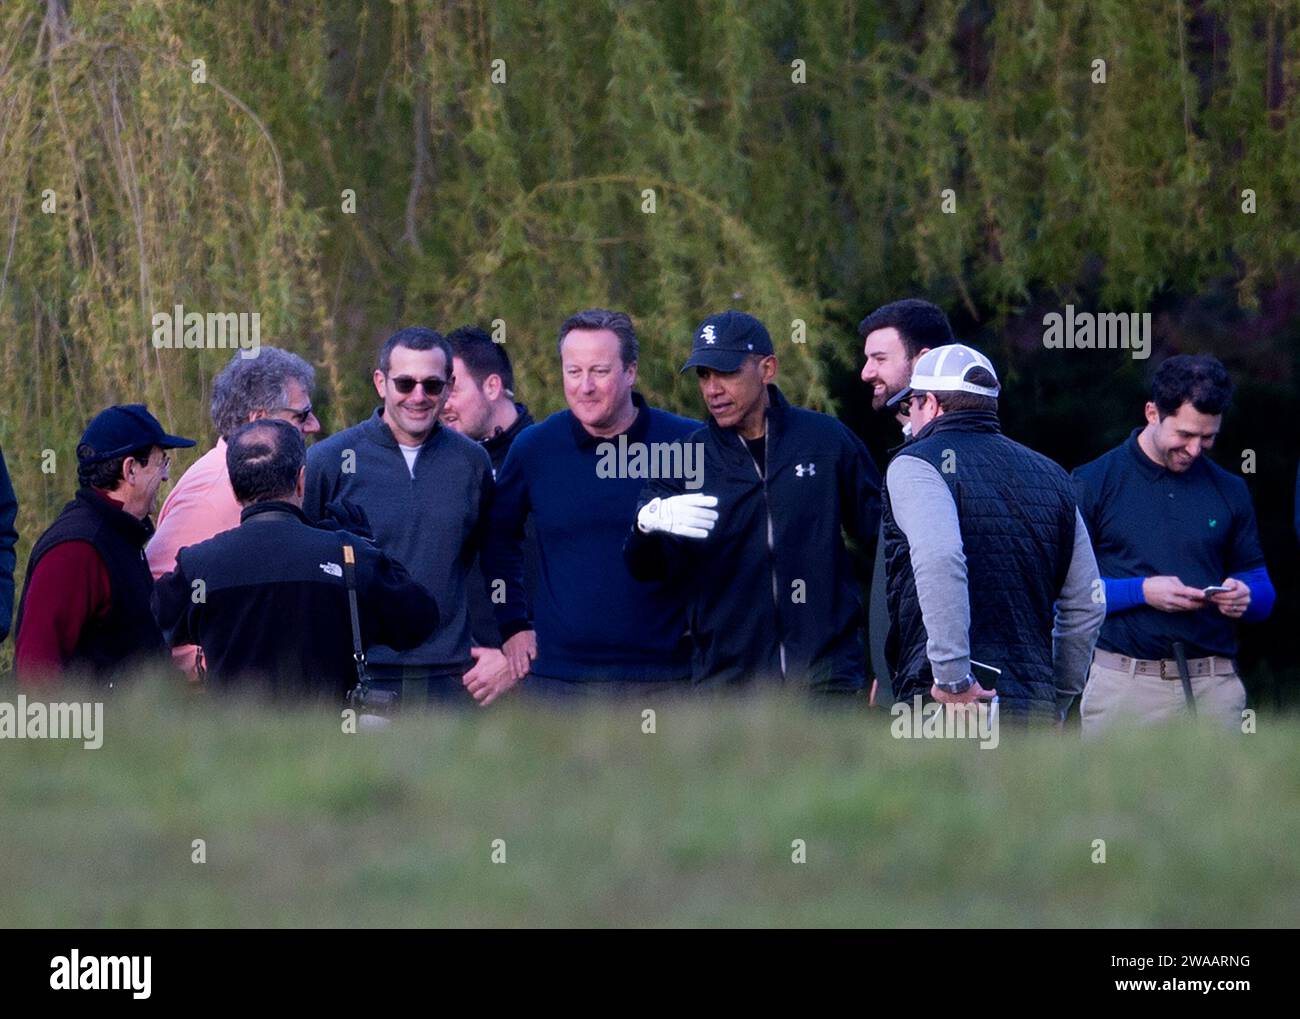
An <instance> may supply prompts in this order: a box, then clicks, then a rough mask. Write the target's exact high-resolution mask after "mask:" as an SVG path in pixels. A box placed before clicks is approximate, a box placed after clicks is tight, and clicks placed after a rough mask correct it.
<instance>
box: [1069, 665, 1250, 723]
mask: <svg viewBox="0 0 1300 1019" xmlns="http://www.w3.org/2000/svg"><path fill="white" fill-rule="evenodd" d="M1192 693H1193V695H1194V696H1195V698H1196V712H1197V717H1198V718H1201V719H1207V720H1210V721H1212V722H1213V723H1214V724H1215V725H1217V726H1221V727H1223V728H1227V729H1232V730H1233V731H1240V729H1241V713H1242V711H1244V710H1245V708H1246V688H1245V687H1244V686H1242V684H1241V678H1240V677H1239V676H1238V675H1237V674H1236V673H1235V672H1231V673H1228V674H1226V675H1222V676H1193V677H1192ZM1079 713H1080V716H1081V718H1082V722H1083V735H1084V736H1095V735H1097V734H1099V733H1101V732H1103V731H1104V730H1106V729H1109V728H1111V727H1112V726H1114V725H1115V724H1116V723H1117V722H1121V721H1127V722H1128V723H1129V724H1134V723H1136V724H1138V725H1155V724H1159V723H1162V722H1169V721H1172V720H1174V719H1179V718H1186V717H1187V702H1186V700H1185V699H1184V697H1183V684H1182V681H1181V680H1179V679H1177V678H1174V679H1162V678H1161V677H1159V676H1143V675H1138V674H1133V675H1130V674H1129V673H1128V672H1127V671H1125V670H1122V669H1110V668H1106V667H1105V666H1102V665H1099V664H1097V660H1096V659H1095V658H1094V659H1093V662H1092V668H1091V669H1089V670H1088V684H1087V686H1085V687H1084V688H1083V700H1082V701H1081V702H1080V705H1079Z"/></svg>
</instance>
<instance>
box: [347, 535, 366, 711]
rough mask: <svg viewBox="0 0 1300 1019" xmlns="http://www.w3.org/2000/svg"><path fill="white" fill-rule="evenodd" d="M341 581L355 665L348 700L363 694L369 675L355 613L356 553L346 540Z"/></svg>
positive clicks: (358, 620)
mask: <svg viewBox="0 0 1300 1019" xmlns="http://www.w3.org/2000/svg"><path fill="white" fill-rule="evenodd" d="M343 582H344V584H346V585H347V589H348V614H349V615H350V616H351V617H352V660H353V661H354V662H355V663H356V666H357V685H356V689H354V690H353V691H352V693H351V694H350V695H349V700H355V699H356V698H357V697H358V696H363V695H364V694H365V692H366V690H367V688H368V687H369V686H370V676H369V675H368V674H367V673H366V651H365V648H364V647H363V645H362V643H361V618H360V616H359V615H358V614H357V560H356V553H355V551H354V550H353V548H352V546H351V545H349V544H348V543H347V542H344V543H343Z"/></svg>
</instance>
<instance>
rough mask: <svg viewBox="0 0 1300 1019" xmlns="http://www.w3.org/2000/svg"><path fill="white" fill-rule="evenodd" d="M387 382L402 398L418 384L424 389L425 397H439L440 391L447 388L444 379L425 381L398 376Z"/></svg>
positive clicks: (407, 376)
mask: <svg viewBox="0 0 1300 1019" xmlns="http://www.w3.org/2000/svg"><path fill="white" fill-rule="evenodd" d="M388 381H389V382H391V383H392V384H393V388H394V389H396V390H397V391H398V392H399V393H401V394H402V395H403V396H406V395H407V394H408V393H410V392H411V391H412V390H413V389H415V386H416V383H419V384H420V385H421V386H423V387H424V395H425V396H440V395H441V394H442V391H443V390H444V389H446V388H447V380H446V379H436V378H432V377H430V378H427V379H413V378H411V376H409V375H398V376H397V377H396V378H391V379H389V380H388Z"/></svg>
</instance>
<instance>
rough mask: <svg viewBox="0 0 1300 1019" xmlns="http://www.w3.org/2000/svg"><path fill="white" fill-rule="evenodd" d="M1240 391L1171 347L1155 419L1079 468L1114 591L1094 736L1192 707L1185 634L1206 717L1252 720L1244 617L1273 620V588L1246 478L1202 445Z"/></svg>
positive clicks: (1155, 388)
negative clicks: (1125, 720) (1240, 630)
mask: <svg viewBox="0 0 1300 1019" xmlns="http://www.w3.org/2000/svg"><path fill="white" fill-rule="evenodd" d="M1231 395H1232V382H1231V380H1230V379H1229V378H1228V373H1227V371H1226V370H1225V369H1224V367H1223V365H1222V364H1220V363H1219V362H1218V361H1217V360H1215V359H1214V358H1212V357H1208V356H1204V355H1198V356H1192V355H1187V354H1183V355H1179V356H1177V357H1171V358H1169V360H1167V361H1165V362H1164V364H1162V365H1161V366H1160V369H1159V370H1158V371H1157V372H1156V375H1155V379H1154V380H1153V383H1152V391H1151V399H1150V400H1149V401H1148V402H1147V405H1146V421H1147V423H1146V426H1145V427H1143V428H1137V429H1134V431H1133V434H1132V435H1130V436H1129V438H1128V440H1127V441H1126V442H1124V443H1123V444H1122V445H1120V446H1117V447H1116V448H1115V449H1112V450H1111V451H1110V452H1109V453H1107V454H1105V455H1104V456H1102V457H1100V458H1098V459H1096V460H1094V461H1092V463H1089V464H1085V465H1084V466H1082V467H1080V468H1079V469H1078V470H1076V471H1075V472H1074V480H1075V485H1076V488H1077V491H1078V498H1079V507H1080V509H1081V510H1082V512H1083V516H1084V520H1085V521H1086V522H1087V525H1088V533H1089V534H1091V535H1092V541H1093V546H1094V548H1095V549H1096V553H1097V565H1098V568H1099V570H1100V572H1101V576H1102V578H1103V580H1104V582H1105V587H1106V622H1105V625H1104V626H1103V627H1102V631H1101V636H1100V638H1099V639H1098V641H1097V649H1096V651H1095V652H1094V654H1093V662H1092V668H1091V671H1090V672H1089V676H1088V683H1087V686H1086V687H1085V688H1084V693H1083V703H1082V706H1081V711H1082V716H1083V730H1084V734H1085V735H1087V734H1090V733H1095V732H1097V731H1099V730H1101V729H1104V728H1105V727H1107V726H1108V725H1110V724H1111V723H1113V722H1114V721H1115V720H1116V719H1118V718H1121V717H1125V716H1127V717H1131V718H1134V719H1137V720H1139V721H1141V722H1158V721H1164V720H1166V719H1169V718H1173V717H1176V716H1178V715H1181V714H1185V713H1187V712H1188V711H1189V710H1190V709H1189V707H1188V705H1187V699H1186V694H1185V691H1184V689H1183V684H1182V683H1181V673H1180V670H1179V666H1178V661H1177V657H1176V655H1177V651H1176V645H1179V644H1181V645H1182V648H1183V650H1184V653H1185V656H1186V658H1187V669H1188V673H1189V675H1190V681H1191V692H1192V696H1193V699H1194V701H1195V704H1196V710H1197V711H1198V712H1199V714H1201V715H1205V716H1207V717H1210V718H1213V719H1214V720H1215V721H1216V722H1219V723H1221V724H1223V725H1226V726H1232V727H1236V726H1239V725H1240V724H1241V712H1242V710H1243V709H1244V708H1245V706H1246V690H1245V687H1243V686H1242V683H1241V679H1240V678H1239V677H1238V675H1237V666H1236V662H1235V661H1234V658H1235V656H1236V654H1237V638H1236V622H1237V621H1238V620H1241V621H1244V622H1248V623H1251V622H1258V621H1260V620H1262V619H1265V618H1267V617H1268V614H1269V612H1270V611H1272V608H1273V601H1274V598H1275V597H1276V595H1275V593H1274V590H1273V584H1272V582H1271V581H1270V580H1269V577H1268V570H1267V569H1266V568H1265V564H1264V553H1263V550H1262V549H1261V548H1260V543H1259V532H1258V529H1257V528H1256V525H1255V510H1254V508H1253V507H1252V505H1251V502H1250V493H1249V492H1248V491H1247V490H1246V483H1245V482H1244V481H1243V480H1242V479H1241V478H1239V477H1237V476H1236V475H1233V474H1230V473H1228V472H1227V471H1226V470H1224V469H1223V468H1222V467H1219V466H1218V465H1217V464H1214V463H1212V462H1211V461H1210V460H1209V459H1208V458H1206V457H1205V456H1204V455H1203V454H1204V453H1205V451H1207V450H1209V449H1210V448H1211V447H1213V445H1214V440H1215V438H1216V436H1217V435H1218V433H1219V427H1220V424H1221V423H1222V421H1223V412H1224V410H1226V409H1227V406H1228V402H1229V400H1230V398H1231ZM1212 587H1221V588H1226V590H1223V591H1221V592H1218V593H1215V592H1211V591H1207V590H1206V589H1207V588H1212Z"/></svg>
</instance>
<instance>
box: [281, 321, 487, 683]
mask: <svg viewBox="0 0 1300 1019" xmlns="http://www.w3.org/2000/svg"><path fill="white" fill-rule="evenodd" d="M373 379H374V386H375V393H376V394H377V395H378V397H379V399H380V400H381V401H382V406H380V407H379V408H377V409H376V410H375V412H374V414H372V415H371V416H370V418H369V419H368V420H366V421H363V422H362V423H361V424H358V425H353V426H352V427H351V428H347V429H345V430H343V431H342V432H339V433H338V434H337V435H332V436H330V437H329V438H328V439H325V440H324V441H322V442H318V443H316V445H314V446H313V447H312V448H311V450H310V451H309V452H308V454H307V480H306V495H305V498H304V501H303V511H304V512H305V513H306V514H307V516H308V518H309V519H312V520H320V519H322V518H325V517H327V516H329V515H330V512H329V508H330V506H331V504H338V503H339V502H346V503H350V504H352V505H353V506H356V507H357V508H359V509H360V510H361V511H362V512H363V513H364V516H365V518H366V522H367V524H368V525H369V529H370V533H371V536H372V537H373V538H374V540H375V542H376V544H378V546H379V548H380V549H381V550H382V551H383V552H385V553H386V554H387V555H389V556H391V557H392V558H393V559H396V560H397V561H398V562H400V563H401V564H402V565H403V566H404V567H405V568H406V570H407V572H408V573H409V574H410V575H411V577H412V578H414V579H415V581H416V582H417V583H419V584H421V585H422V586H423V587H424V588H425V589H426V590H428V591H429V593H430V594H432V595H433V597H434V600H435V601H436V602H437V603H438V606H439V609H440V620H439V626H438V627H437V629H435V630H434V631H433V632H432V633H431V634H430V636H429V637H428V638H427V639H426V640H425V641H424V642H423V643H422V644H420V645H419V646H418V647H415V648H411V649H409V650H402V651H398V650H396V649H394V648H391V647H386V646H383V645H380V646H376V647H374V648H371V649H370V651H369V653H368V656H367V657H368V661H369V664H370V673H371V677H372V679H373V680H374V685H375V686H376V687H377V688H379V689H381V690H387V691H390V692H393V693H396V694H397V695H398V696H399V697H400V698H401V699H402V700H403V701H405V702H406V703H408V704H410V703H412V702H413V701H414V702H419V701H425V702H427V701H431V700H436V701H441V702H444V703H447V702H450V703H463V704H472V703H473V699H472V698H471V697H470V695H469V693H468V692H467V691H466V690H465V688H464V685H463V683H462V677H463V676H464V675H465V674H466V673H467V672H469V671H470V670H471V668H472V667H473V666H474V660H473V658H472V657H471V655H470V625H469V612H468V608H467V604H466V602H467V599H466V582H467V577H468V574H469V571H470V568H471V567H472V566H473V563H474V559H475V556H476V555H477V553H478V550H479V546H480V544H481V538H482V533H483V529H484V527H485V524H486V516H487V510H488V507H489V505H490V503H491V500H492V493H493V482H492V462H491V460H489V459H488V455H487V453H486V452H485V451H484V449H483V447H482V446H480V445H479V444H478V443H477V442H474V441H473V440H472V439H469V438H467V437H465V436H464V435H460V434H458V433H457V432H455V431H453V430H452V429H450V428H448V427H446V426H445V425H443V424H442V423H441V422H440V421H439V417H440V415H441V413H442V408H443V404H444V402H445V401H446V399H447V395H448V393H449V392H450V387H451V383H452V381H453V377H452V350H451V346H450V344H448V343H447V341H446V339H444V338H443V336H442V335H441V334H440V333H437V332H434V331H433V330H432V329H424V328H421V327H418V326H417V327H411V328H407V329H402V330H400V331H399V332H396V333H394V334H393V335H392V336H390V337H389V338H388V340H387V341H386V342H385V343H384V346H383V348H382V350H381V351H380V353H379V364H378V367H376V368H375V371H374V376H373ZM482 655H483V656H484V657H480V659H479V665H480V666H481V668H482V670H492V669H494V668H495V669H505V668H508V663H507V662H506V659H505V657H504V656H503V655H502V654H501V652H500V651H498V650H495V649H486V650H484V651H483V652H482ZM484 658H486V659H487V661H486V663H485V661H484Z"/></svg>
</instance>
